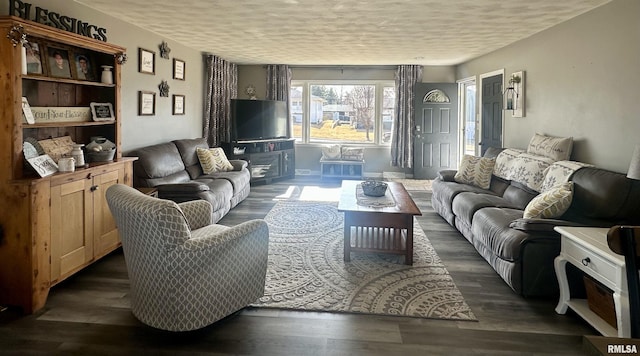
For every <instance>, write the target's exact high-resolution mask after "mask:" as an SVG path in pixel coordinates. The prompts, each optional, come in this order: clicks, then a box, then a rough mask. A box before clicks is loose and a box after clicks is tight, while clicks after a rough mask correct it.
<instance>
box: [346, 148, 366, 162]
mask: <svg viewBox="0 0 640 356" xmlns="http://www.w3.org/2000/svg"><path fill="white" fill-rule="evenodd" d="M342 159H344V160H347V161H362V160H363V159H364V148H362V147H342Z"/></svg>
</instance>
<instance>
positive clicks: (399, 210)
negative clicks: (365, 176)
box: [338, 180, 422, 265]
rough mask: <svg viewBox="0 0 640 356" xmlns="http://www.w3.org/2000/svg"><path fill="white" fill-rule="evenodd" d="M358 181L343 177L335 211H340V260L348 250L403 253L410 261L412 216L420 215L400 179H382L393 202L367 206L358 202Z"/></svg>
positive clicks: (411, 255)
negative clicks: (341, 219)
mask: <svg viewBox="0 0 640 356" xmlns="http://www.w3.org/2000/svg"><path fill="white" fill-rule="evenodd" d="M359 183H362V182H361V181H354V180H343V181H342V192H341V194H340V202H339V203H338V211H341V212H344V260H345V261H346V262H349V261H351V251H361V252H376V253H390V254H396V255H404V256H405V258H404V262H405V264H407V265H412V264H413V217H414V216H415V215H422V212H420V209H418V207H417V206H416V203H415V202H414V201H413V199H411V196H409V193H407V190H406V189H404V186H403V185H402V184H401V183H397V182H386V183H387V184H388V190H389V191H390V192H391V194H392V195H393V198H394V200H395V203H396V205H395V206H392V207H369V206H362V205H358V202H357V199H356V186H357V185H358V184H359Z"/></svg>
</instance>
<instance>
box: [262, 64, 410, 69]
mask: <svg viewBox="0 0 640 356" xmlns="http://www.w3.org/2000/svg"><path fill="white" fill-rule="evenodd" d="M262 67H263V68H266V67H267V66H266V65H263V66H262ZM289 68H291V69H342V70H344V69H355V70H366V69H394V70H395V69H397V68H398V66H395V65H370V66H368V65H289Z"/></svg>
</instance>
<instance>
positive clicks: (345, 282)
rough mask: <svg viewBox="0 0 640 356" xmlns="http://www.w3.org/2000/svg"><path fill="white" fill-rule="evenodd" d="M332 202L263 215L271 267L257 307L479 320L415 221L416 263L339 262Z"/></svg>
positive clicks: (282, 205)
mask: <svg viewBox="0 0 640 356" xmlns="http://www.w3.org/2000/svg"><path fill="white" fill-rule="evenodd" d="M336 206H337V204H336V203H334V202H309V201H280V202H278V203H277V204H276V205H275V206H274V207H273V209H271V211H269V213H268V214H267V216H266V217H265V220H266V222H267V224H268V225H269V266H268V269H267V281H266V288H265V295H264V297H262V298H260V300H259V301H258V302H257V303H255V304H253V306H255V307H265V308H284V309H299V310H313V311H331V312H352V313H366V314H381V315H402V316H410V317H420V318H435V319H450V320H476V317H475V315H474V314H473V312H472V311H471V310H470V309H469V306H468V305H467V303H466V302H465V301H464V299H463V297H462V294H461V293H460V291H459V290H458V288H457V287H456V286H455V284H454V282H453V280H452V278H451V276H450V275H449V273H448V272H447V270H446V269H445V267H444V265H443V264H442V261H441V260H440V258H439V257H438V255H437V254H436V252H435V250H434V249H433V247H432V246H431V244H430V242H429V240H428V239H427V236H426V235H425V234H424V232H423V230H422V228H421V227H420V225H419V224H418V222H417V220H415V219H414V260H413V261H414V263H413V266H407V265H405V264H404V257H402V256H396V255H386V254H371V253H359V252H352V253H351V262H344V260H343V256H344V255H343V219H344V216H343V215H344V214H343V213H340V212H338V210H337V207H336Z"/></svg>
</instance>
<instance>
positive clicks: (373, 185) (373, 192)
mask: <svg viewBox="0 0 640 356" xmlns="http://www.w3.org/2000/svg"><path fill="white" fill-rule="evenodd" d="M386 191H387V183H385V182H381V181H377V180H368V181H365V182H362V193H364V195H368V196H370V197H381V196H383V195H384V193H385V192H386Z"/></svg>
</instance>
